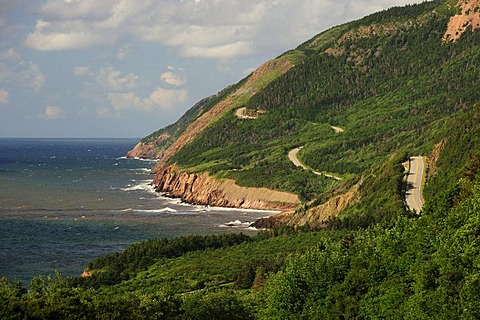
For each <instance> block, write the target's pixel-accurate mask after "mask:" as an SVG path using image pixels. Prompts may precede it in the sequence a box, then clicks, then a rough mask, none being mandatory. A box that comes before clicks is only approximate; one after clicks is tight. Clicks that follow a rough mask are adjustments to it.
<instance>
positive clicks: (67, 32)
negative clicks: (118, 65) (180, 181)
mask: <svg viewBox="0 0 480 320" xmlns="http://www.w3.org/2000/svg"><path fill="white" fill-rule="evenodd" d="M114 42H115V33H113V34H111V35H110V36H109V35H107V33H106V32H104V31H102V30H100V29H98V28H95V26H94V25H89V24H88V23H85V22H83V21H69V22H46V21H43V20H38V21H37V24H36V28H35V31H33V32H31V33H30V34H28V36H27V38H26V40H25V45H26V46H27V47H29V48H32V49H36V50H39V51H61V50H80V49H87V48H92V47H96V46H105V45H111V44H113V43H114Z"/></svg>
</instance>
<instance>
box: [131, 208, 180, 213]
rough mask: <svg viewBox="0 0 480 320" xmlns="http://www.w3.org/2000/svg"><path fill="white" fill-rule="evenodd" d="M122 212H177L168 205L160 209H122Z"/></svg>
mask: <svg viewBox="0 0 480 320" xmlns="http://www.w3.org/2000/svg"><path fill="white" fill-rule="evenodd" d="M122 212H136V213H177V210H175V209H172V208H170V207H166V208H162V209H150V210H149V209H132V208H128V209H123V210H122Z"/></svg>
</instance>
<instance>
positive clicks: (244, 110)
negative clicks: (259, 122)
mask: <svg viewBox="0 0 480 320" xmlns="http://www.w3.org/2000/svg"><path fill="white" fill-rule="evenodd" d="M246 113H247V108H240V109H237V111H236V112H235V114H236V115H237V118H239V119H257V117H252V116H247V114H246Z"/></svg>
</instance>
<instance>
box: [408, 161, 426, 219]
mask: <svg viewBox="0 0 480 320" xmlns="http://www.w3.org/2000/svg"><path fill="white" fill-rule="evenodd" d="M424 173H425V162H424V160H423V157H411V158H410V171H409V173H408V177H407V193H406V197H405V200H406V202H407V206H408V208H409V209H410V210H412V211H415V212H416V213H417V214H420V211H422V208H423V197H422V182H423V175H424Z"/></svg>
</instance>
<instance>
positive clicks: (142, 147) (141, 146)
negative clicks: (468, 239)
mask: <svg viewBox="0 0 480 320" xmlns="http://www.w3.org/2000/svg"><path fill="white" fill-rule="evenodd" d="M168 138H170V135H168V134H163V135H161V136H159V137H158V138H157V139H155V140H152V141H148V142H139V143H137V144H136V145H135V147H134V148H133V149H132V150H130V151H128V153H127V158H142V159H160V158H161V157H162V154H163V152H161V151H160V149H159V148H158V145H159V144H160V143H162V142H163V141H165V140H167V139H168Z"/></svg>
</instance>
